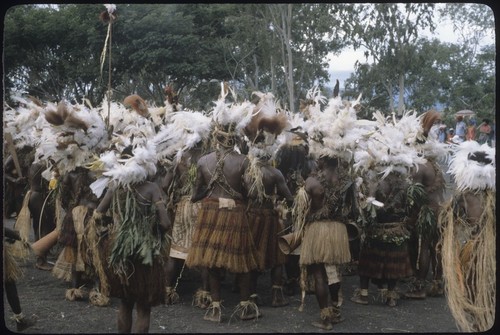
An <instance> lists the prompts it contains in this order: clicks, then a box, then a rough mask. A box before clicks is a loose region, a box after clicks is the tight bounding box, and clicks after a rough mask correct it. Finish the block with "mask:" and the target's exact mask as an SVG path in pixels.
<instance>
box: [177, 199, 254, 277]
mask: <svg viewBox="0 0 500 335" xmlns="http://www.w3.org/2000/svg"><path fill="white" fill-rule="evenodd" d="M219 202H220V203H221V206H219ZM223 202H224V201H220V200H219V199H211V198H210V199H208V198H207V199H204V200H203V201H202V203H201V207H200V209H199V211H198V219H197V223H196V227H195V231H194V235H193V239H192V241H191V249H190V250H189V254H188V257H187V259H186V265H187V266H188V267H198V266H200V267H208V268H224V269H226V270H228V271H229V272H233V273H245V272H249V271H251V270H255V269H257V257H256V250H255V246H254V241H253V238H252V232H251V230H250V226H249V224H248V219H247V215H246V213H245V210H246V204H244V203H243V202H241V201H236V203H235V204H234V207H232V208H228V207H224V206H223V205H222V204H223ZM220 207H222V208H220Z"/></svg>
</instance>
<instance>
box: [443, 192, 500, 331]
mask: <svg viewBox="0 0 500 335" xmlns="http://www.w3.org/2000/svg"><path fill="white" fill-rule="evenodd" d="M458 196H460V195H458ZM455 197H457V195H456V196H455ZM477 197H481V206H482V213H481V216H480V217H479V218H478V219H477V221H475V222H469V221H468V220H464V219H465V217H466V214H464V215H457V207H456V206H457V204H456V202H455V199H450V201H449V202H448V203H446V204H445V205H444V206H443V210H442V211H441V214H440V216H439V221H440V223H441V228H442V237H441V240H440V243H441V245H442V255H443V278H444V280H445V286H444V287H445V290H446V291H445V292H446V298H447V301H448V306H449V308H450V311H451V313H452V315H453V318H454V319H455V321H456V323H457V325H458V327H459V328H460V330H461V331H463V332H484V331H488V330H490V329H492V327H493V328H494V324H495V315H496V300H497V297H496V264H497V263H496V225H497V222H496V191H491V190H488V191H483V192H481V193H478V194H477Z"/></svg>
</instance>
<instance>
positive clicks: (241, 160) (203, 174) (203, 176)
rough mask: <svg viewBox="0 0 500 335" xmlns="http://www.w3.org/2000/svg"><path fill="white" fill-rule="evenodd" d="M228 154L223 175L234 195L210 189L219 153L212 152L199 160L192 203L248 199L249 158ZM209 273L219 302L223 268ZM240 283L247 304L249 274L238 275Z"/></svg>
mask: <svg viewBox="0 0 500 335" xmlns="http://www.w3.org/2000/svg"><path fill="white" fill-rule="evenodd" d="M225 153H226V155H224V156H223V162H224V167H223V169H222V174H223V175H224V177H225V179H226V181H227V183H228V184H229V185H230V186H231V188H232V189H233V190H234V191H235V193H234V194H233V193H231V192H229V191H228V190H226V189H224V188H223V187H221V186H220V185H219V184H218V183H213V185H212V186H211V189H210V190H209V189H208V187H209V183H210V180H211V178H212V175H213V174H214V173H215V168H216V165H217V155H216V152H212V153H209V154H207V155H204V156H202V157H201V158H200V159H199V160H198V165H197V166H198V167H197V177H196V182H195V187H194V192H193V196H192V197H191V201H192V202H196V201H199V200H201V199H204V198H209V199H217V198H228V199H234V200H243V199H244V198H245V196H246V193H247V191H246V190H245V188H244V182H243V175H244V173H245V171H246V169H247V167H248V164H249V162H248V159H247V157H246V156H245V155H242V154H239V153H237V152H236V151H233V150H227V151H226V152H225ZM208 272H209V275H208V276H209V285H210V294H211V296H212V301H215V302H220V300H221V294H220V291H221V280H222V278H223V276H224V269H223V268H210V269H209V270H208ZM237 280H238V283H239V288H240V297H241V301H246V300H248V299H249V297H250V282H251V276H250V273H239V274H237Z"/></svg>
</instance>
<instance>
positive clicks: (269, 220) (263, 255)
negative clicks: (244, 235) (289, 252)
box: [247, 208, 286, 271]
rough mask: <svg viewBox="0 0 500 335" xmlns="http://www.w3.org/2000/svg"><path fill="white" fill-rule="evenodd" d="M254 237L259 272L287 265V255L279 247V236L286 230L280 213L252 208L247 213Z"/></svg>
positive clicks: (270, 209) (269, 209)
mask: <svg viewBox="0 0 500 335" xmlns="http://www.w3.org/2000/svg"><path fill="white" fill-rule="evenodd" d="M247 214H248V220H249V224H250V227H251V229H252V236H253V240H254V243H255V248H256V250H257V265H258V270H259V271H265V270H268V269H271V268H273V267H275V266H277V265H282V264H285V263H286V255H285V254H284V253H282V252H281V250H280V248H279V246H278V234H279V233H280V231H281V230H282V229H283V228H284V227H282V224H281V223H280V221H279V216H278V212H277V211H276V210H274V209H272V208H250V209H249V210H248V211H247Z"/></svg>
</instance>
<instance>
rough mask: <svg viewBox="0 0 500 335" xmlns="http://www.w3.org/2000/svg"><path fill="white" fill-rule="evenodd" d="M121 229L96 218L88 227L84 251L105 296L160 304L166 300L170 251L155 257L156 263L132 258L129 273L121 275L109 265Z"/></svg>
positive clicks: (128, 264) (153, 304)
mask: <svg viewBox="0 0 500 335" xmlns="http://www.w3.org/2000/svg"><path fill="white" fill-rule="evenodd" d="M117 235H118V230H117V229H116V225H114V224H112V223H111V224H108V225H105V226H104V225H100V224H97V223H96V222H95V221H94V220H92V221H91V222H90V223H89V225H88V227H86V229H85V239H84V242H85V243H84V248H83V254H84V256H85V261H86V262H87V263H88V264H89V265H90V267H91V269H92V271H93V273H94V276H95V277H96V278H99V281H100V291H101V293H102V294H103V295H105V296H110V297H116V298H122V299H128V300H133V301H136V302H138V303H142V304H148V305H150V306H157V305H160V304H164V303H165V293H166V289H165V280H166V276H165V267H164V264H165V263H164V262H165V259H166V258H167V257H168V254H167V253H165V254H162V255H158V256H155V257H154V259H153V264H152V265H144V264H142V262H140V261H134V260H130V261H129V262H128V263H127V271H126V273H121V275H118V274H117V272H116V271H115V269H114V268H113V267H112V266H111V265H110V264H109V261H108V260H109V259H110V256H111V252H112V250H113V246H114V244H115V240H116V236H117Z"/></svg>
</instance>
